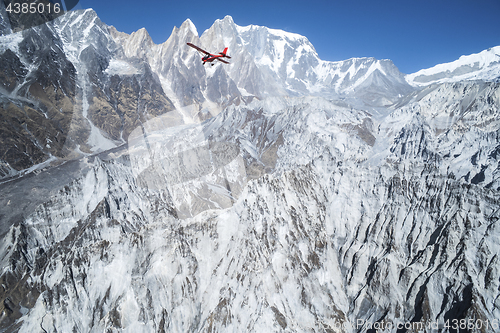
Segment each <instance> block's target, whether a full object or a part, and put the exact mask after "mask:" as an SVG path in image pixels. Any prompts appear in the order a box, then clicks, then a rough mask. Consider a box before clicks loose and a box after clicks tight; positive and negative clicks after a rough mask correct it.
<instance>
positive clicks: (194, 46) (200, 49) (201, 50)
mask: <svg viewBox="0 0 500 333" xmlns="http://www.w3.org/2000/svg"><path fill="white" fill-rule="evenodd" d="M186 44H187V45H189V46H191V47H192V48H193V49H196V50H198V51H200V52H201V53H205V54H206V55H211V54H210V53H208V52H207V51H205V50H203V49H202V48H199V47H198V46H196V45H194V44H191V43H186Z"/></svg>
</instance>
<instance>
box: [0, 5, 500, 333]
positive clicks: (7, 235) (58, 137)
mask: <svg viewBox="0 0 500 333" xmlns="http://www.w3.org/2000/svg"><path fill="white" fill-rule="evenodd" d="M0 15H1V19H0V22H2V24H0V34H1V36H0V67H1V70H0V128H1V131H0V143H1V145H0V207H1V208H0V220H1V222H2V223H1V224H0V237H1V241H0V263H1V266H0V267H1V270H0V280H1V287H0V301H1V302H0V311H1V316H0V332H36V331H45V332H49V331H54V332H73V331H75V332H80V331H84V332H87V331H98V332H103V331H113V332H115V331H119V332H121V331H131V332H219V331H231V332H233V331H234V332H306V331H307V332H360V331H363V332H364V331H366V332H375V331H376V329H377V328H386V331H391V332H393V331H398V332H405V331H406V332H412V331H418V330H420V331H427V332H431V331H437V329H436V327H438V329H440V330H441V331H443V332H465V331H467V330H469V331H475V330H477V331H481V332H495V331H496V330H497V328H498V327H497V326H498V324H499V323H498V322H497V321H498V318H500V310H499V309H500V292H499V290H500V262H499V255H500V253H499V246H498V239H499V238H500V229H499V227H498V223H499V220H500V210H499V207H500V47H494V48H491V49H489V50H485V51H482V52H480V53H478V54H473V55H468V56H463V57H461V58H460V59H458V60H456V61H454V62H451V63H448V64H441V65H437V66H435V67H433V68H430V69H424V70H421V71H418V72H417V73H413V74H409V75H404V74H402V73H400V72H399V70H398V69H397V68H396V66H395V65H394V64H393V63H392V62H391V61H390V60H377V59H374V58H353V59H348V60H345V61H338V62H328V61H323V60H321V59H320V58H319V57H318V55H317V53H316V51H315V49H314V47H313V46H312V45H311V43H310V42H309V41H308V40H307V38H306V37H303V36H300V35H297V34H292V33H288V32H285V31H282V30H276V29H269V28H266V27H260V26H254V25H251V26H246V27H241V26H238V25H236V24H235V23H234V22H233V19H232V18H231V17H229V16H226V17H225V18H224V19H222V20H217V21H215V23H214V24H213V25H212V27H211V28H210V29H208V30H206V31H205V32H204V33H203V34H202V35H201V36H199V35H198V32H197V30H196V27H195V26H194V24H193V23H192V22H191V21H190V20H186V21H185V22H184V23H183V24H182V25H181V26H180V27H179V28H177V27H175V28H174V29H173V31H172V34H171V36H170V37H169V39H168V40H167V41H166V42H165V43H163V44H160V45H156V44H154V43H153V42H152V40H151V38H150V37H149V35H148V33H147V31H146V30H145V29H140V30H138V31H136V32H134V33H132V34H130V35H128V34H125V33H122V32H119V31H117V30H116V29H115V28H114V27H110V26H107V25H106V24H104V23H103V22H101V21H100V19H99V18H98V16H97V14H96V13H95V12H94V11H93V10H81V11H73V12H68V13H66V14H64V15H61V16H60V17H57V18H54V19H52V20H50V21H49V22H47V23H45V24H41V25H34V27H31V28H27V29H24V30H23V31H20V32H12V31H13V29H12V26H11V25H10V22H11V20H10V17H9V16H8V15H7V14H6V11H5V7H4V2H0ZM187 42H191V43H193V44H196V45H199V46H201V47H203V48H204V49H207V50H209V51H212V52H219V51H221V50H222V49H223V48H224V47H228V48H229V52H228V54H229V55H230V56H231V64H230V65H225V64H216V65H214V66H208V65H205V66H203V65H202V62H201V60H200V55H199V54H198V53H197V52H196V51H195V50H193V49H192V48H190V47H188V46H187V45H186V43H187ZM463 323H467V325H473V326H474V327H472V326H467V327H466V328H463V325H462V324H463ZM460 325H462V326H460Z"/></svg>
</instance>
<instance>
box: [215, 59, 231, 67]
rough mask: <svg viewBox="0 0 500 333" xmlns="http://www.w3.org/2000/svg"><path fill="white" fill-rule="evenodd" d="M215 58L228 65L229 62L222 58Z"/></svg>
mask: <svg viewBox="0 0 500 333" xmlns="http://www.w3.org/2000/svg"><path fill="white" fill-rule="evenodd" d="M215 59H217V60H219V61H221V62H223V63H225V64H228V65H229V63H228V62H227V61H225V60H222V59H221V58H215Z"/></svg>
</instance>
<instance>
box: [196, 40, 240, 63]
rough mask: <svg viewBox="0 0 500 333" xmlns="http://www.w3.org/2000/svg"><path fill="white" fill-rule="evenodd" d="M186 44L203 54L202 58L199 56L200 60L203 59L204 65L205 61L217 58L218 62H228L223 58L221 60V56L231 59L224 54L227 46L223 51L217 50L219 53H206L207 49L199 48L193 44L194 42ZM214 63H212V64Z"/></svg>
mask: <svg viewBox="0 0 500 333" xmlns="http://www.w3.org/2000/svg"><path fill="white" fill-rule="evenodd" d="M187 45H189V46H191V47H192V48H193V49H196V50H198V51H200V52H201V53H203V54H205V56H204V57H203V58H201V60H202V61H203V65H205V63H206V62H212V61H214V60H215V59H217V60H219V61H220V62H223V63H225V64H229V63H228V62H227V61H225V60H222V59H221V58H228V59H231V57H230V56H228V55H226V52H227V47H226V48H225V49H224V51H222V52H219V54H211V53H208V52H207V51H205V50H203V49H201V48H199V47H198V46H196V45H194V44H191V43H187ZM213 65H214V64H212V66H213Z"/></svg>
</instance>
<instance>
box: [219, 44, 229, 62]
mask: <svg viewBox="0 0 500 333" xmlns="http://www.w3.org/2000/svg"><path fill="white" fill-rule="evenodd" d="M227 49H228V48H227V47H226V48H225V49H224V51H222V52H219V54H222V55H223V56H224V57H226V58H229V59H231V57H230V56H228V55H226V52H227Z"/></svg>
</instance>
